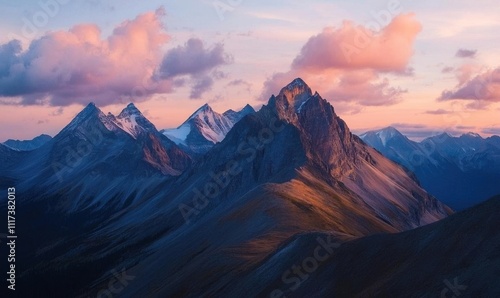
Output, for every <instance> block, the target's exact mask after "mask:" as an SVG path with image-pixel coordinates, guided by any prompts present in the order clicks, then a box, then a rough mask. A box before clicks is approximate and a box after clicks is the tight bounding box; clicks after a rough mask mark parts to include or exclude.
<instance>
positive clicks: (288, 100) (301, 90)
mask: <svg viewBox="0 0 500 298" xmlns="http://www.w3.org/2000/svg"><path fill="white" fill-rule="evenodd" d="M312 95H313V93H312V91H311V88H309V86H308V85H307V84H306V83H305V82H304V81H303V80H302V79H301V78H297V79H295V80H293V81H292V82H291V83H290V84H288V85H286V86H285V87H283V88H282V89H281V91H280V93H279V94H278V96H277V99H278V101H282V102H283V103H284V104H285V105H286V106H290V107H293V110H294V111H295V112H296V111H298V109H299V107H300V106H301V105H302V104H303V103H304V102H305V101H307V100H308V99H309V98H310V97H311V96H312Z"/></svg>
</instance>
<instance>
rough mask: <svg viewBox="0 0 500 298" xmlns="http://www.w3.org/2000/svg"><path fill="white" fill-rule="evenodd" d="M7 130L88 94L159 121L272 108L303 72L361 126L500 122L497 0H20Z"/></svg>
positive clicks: (2, 119)
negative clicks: (201, 111)
mask: <svg viewBox="0 0 500 298" xmlns="http://www.w3.org/2000/svg"><path fill="white" fill-rule="evenodd" d="M0 8H1V9H0V125H1V127H2V129H1V130H0V141H5V140H6V139H10V138H12V139H31V138H33V137H35V136H37V135H39V134H42V133H47V134H50V135H52V136H54V135H55V134H57V132H59V131H60V130H61V129H62V128H63V127H64V126H65V125H66V124H68V123H69V121H71V119H72V118H73V117H74V116H75V115H76V114H77V113H78V112H79V111H80V110H81V109H82V108H83V107H84V106H85V105H86V104H88V103H89V102H95V103H96V104H97V106H99V107H100V108H101V110H103V112H105V113H107V112H112V113H114V114H118V113H119V112H120V111H121V109H123V108H124V107H125V106H126V104H127V103H129V102H134V103H135V104H136V106H137V107H138V108H139V109H140V110H141V111H142V112H143V113H144V114H145V115H146V117H148V118H149V119H150V120H151V121H152V122H153V123H154V124H155V125H156V127H157V128H158V129H163V128H171V127H176V126H178V125H180V124H181V123H182V121H183V120H185V119H186V118H187V117H188V116H189V115H190V114H191V113H192V112H193V111H194V110H196V109H197V108H198V107H200V106H201V105H203V104H204V103H207V102H208V103H209V104H210V105H211V106H212V107H213V108H214V110H216V111H218V112H221V113H222V112H223V111H225V110H227V109H230V108H232V109H239V108H242V107H243V106H244V105H245V104H246V103H249V104H251V105H252V106H254V107H255V108H257V109H258V108H259V107H260V106H261V105H262V104H265V103H266V102H267V99H268V98H269V97H270V96H271V94H273V93H274V94H277V93H278V92H279V90H280V88H281V87H282V86H284V85H286V84H287V83H288V82H290V81H291V80H293V79H294V78H295V77H302V78H303V79H304V80H305V81H306V82H307V83H308V84H309V85H310V86H311V88H312V89H313V90H315V91H318V93H320V94H321V95H322V96H323V97H324V98H326V99H327V100H329V101H330V103H332V105H333V106H334V107H335V109H336V112H337V114H339V116H340V117H342V118H343V119H344V120H345V121H346V122H347V124H348V125H349V126H350V128H351V129H352V130H353V131H354V132H356V133H359V132H363V131H366V130H370V129H376V128H382V127H385V126H389V125H392V126H395V127H397V128H398V129H400V130H401V131H402V132H404V133H405V134H407V135H408V136H409V137H412V138H414V139H420V138H422V137H424V136H429V135H432V134H436V133H439V132H442V131H448V132H450V133H452V134H460V133H464V132H469V131H473V132H477V133H479V134H481V135H482V136H484V137H487V136H490V135H492V134H500V117H499V114H500V18H499V17H498V16H499V15H500V6H499V5H498V1H492V0H479V1H470V0H469V1H462V0H453V1H451V0H447V1H443V0H441V1H433V2H430V1H397V0H395V1H392V0H383V1H378V0H373V1H331V0H330V1H320V0H315V1H307V2H306V1H284V0H278V1H261V0H252V1H250V0H220V1H219V0H192V1H168V0H163V1H155V0H153V1H147V3H145V1H131V0H125V1H124V0H121V1H118V0H109V1H96V0H86V1H83V0H82V1H70V0H41V1H28V0H20V1H9V2H5V1H4V2H2V4H1V7H0Z"/></svg>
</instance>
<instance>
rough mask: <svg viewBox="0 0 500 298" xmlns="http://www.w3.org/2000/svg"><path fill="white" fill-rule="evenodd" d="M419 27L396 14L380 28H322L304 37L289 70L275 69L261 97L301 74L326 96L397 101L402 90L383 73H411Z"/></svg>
mask: <svg viewBox="0 0 500 298" xmlns="http://www.w3.org/2000/svg"><path fill="white" fill-rule="evenodd" d="M421 29H422V26H421V25H420V23H419V22H418V21H417V20H416V19H415V16H414V14H402V15H398V16H396V17H395V18H394V19H393V20H392V21H391V22H390V23H389V24H388V25H387V26H386V27H384V28H383V29H382V30H381V31H380V32H374V31H372V30H370V29H368V28H365V27H363V26H358V25H356V24H354V23H353V22H350V21H344V22H343V24H342V26H341V27H340V28H331V27H329V28H325V29H324V30H323V31H322V32H321V33H320V34H318V35H315V36H313V37H311V38H310V39H309V40H308V41H307V43H306V44H305V45H304V46H303V47H302V49H301V51H300V53H299V55H298V56H297V57H296V58H295V59H294V61H293V63H292V65H291V68H290V70H289V71H288V72H284V73H276V74H274V75H273V76H272V77H271V78H269V79H268V80H267V81H266V82H265V83H264V90H263V92H262V95H261V99H262V100H265V99H267V98H268V97H269V95H270V94H273V93H276V92H278V91H279V88H280V86H283V85H285V84H286V82H289V81H290V80H291V79H293V78H295V77H302V78H303V79H304V80H305V81H306V82H308V84H310V85H311V87H313V88H317V89H320V90H324V91H323V92H322V93H323V95H324V97H325V98H328V99H330V100H334V101H341V102H349V103H352V104H354V105H360V106H379V105H391V104H395V103H397V102H399V101H400V100H401V95H402V93H404V92H406V91H405V90H402V89H400V88H397V87H392V86H391V85H390V82H389V80H388V79H387V78H384V77H382V75H383V74H384V73H392V74H398V75H409V74H410V75H411V74H412V71H413V70H412V68H411V67H409V62H410V58H411V57H412V55H413V43H414V41H415V38H416V36H417V35H418V33H419V32H420V31H421Z"/></svg>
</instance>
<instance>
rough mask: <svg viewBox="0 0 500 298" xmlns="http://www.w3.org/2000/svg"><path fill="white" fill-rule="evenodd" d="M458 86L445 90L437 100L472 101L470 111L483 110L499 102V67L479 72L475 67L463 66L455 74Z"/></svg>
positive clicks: (469, 106)
mask: <svg viewBox="0 0 500 298" xmlns="http://www.w3.org/2000/svg"><path fill="white" fill-rule="evenodd" d="M456 76H457V80H458V84H457V86H455V88H454V89H453V90H445V91H443V92H442V93H441V96H440V97H439V98H438V100H439V101H445V100H473V101H475V102H472V103H470V104H469V105H468V108H471V109H484V108H486V107H487V106H488V105H489V104H490V103H492V102H500V67H499V68H496V69H489V70H486V71H481V70H480V69H479V68H478V67H477V66H473V65H463V66H462V67H460V68H459V69H458V70H457V72H456Z"/></svg>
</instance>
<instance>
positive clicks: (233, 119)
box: [161, 104, 255, 154]
mask: <svg viewBox="0 0 500 298" xmlns="http://www.w3.org/2000/svg"><path fill="white" fill-rule="evenodd" d="M254 112H255V110H254V109H253V108H252V107H251V106H250V105H246V106H245V107H244V108H243V109H242V110H241V111H239V112H235V111H233V110H228V111H226V112H224V113H223V114H219V113H217V112H215V111H214V110H213V109H212V108H211V107H210V106H209V105H208V104H205V105H203V106H202V107H200V108H199V109H198V110H196V111H195V112H194V113H193V114H192V115H191V116H190V117H189V118H188V119H187V120H186V121H185V122H184V123H182V124H181V125H180V126H179V127H178V128H174V129H164V130H162V131H161V132H162V133H163V134H164V135H165V136H167V137H168V138H169V139H170V140H172V141H173V142H175V143H176V144H177V145H179V146H181V147H183V148H185V149H186V150H188V151H190V152H193V153H195V154H203V153H206V152H207V151H208V150H209V149H210V148H212V147H213V145H214V144H216V143H218V142H220V141H222V140H223V139H224V137H225V136H226V134H227V133H228V132H229V130H231V128H232V127H233V126H234V124H236V123H237V122H238V121H240V120H241V119H242V118H243V117H244V116H246V115H248V114H251V113H254Z"/></svg>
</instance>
